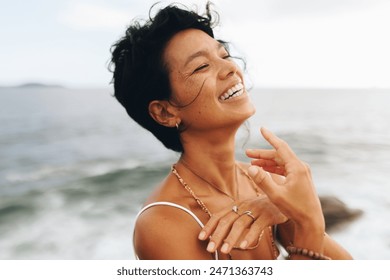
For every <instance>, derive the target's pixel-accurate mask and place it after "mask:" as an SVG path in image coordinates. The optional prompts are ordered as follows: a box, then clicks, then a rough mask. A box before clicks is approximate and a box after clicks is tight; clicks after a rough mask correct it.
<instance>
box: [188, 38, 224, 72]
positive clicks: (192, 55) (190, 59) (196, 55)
mask: <svg viewBox="0 0 390 280" xmlns="http://www.w3.org/2000/svg"><path fill="white" fill-rule="evenodd" d="M224 47H225V46H224V45H223V44H222V43H220V42H218V44H217V45H216V49H217V50H220V49H221V48H224ZM206 55H207V51H206V50H200V51H198V52H196V53H193V54H191V55H190V56H189V57H188V58H187V59H186V62H185V63H184V67H186V66H187V65H188V63H190V62H191V61H192V60H194V59H195V58H197V57H200V56H206Z"/></svg>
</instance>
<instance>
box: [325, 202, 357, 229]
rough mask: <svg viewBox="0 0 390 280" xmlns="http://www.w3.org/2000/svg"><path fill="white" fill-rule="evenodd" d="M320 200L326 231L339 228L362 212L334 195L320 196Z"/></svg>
mask: <svg viewBox="0 0 390 280" xmlns="http://www.w3.org/2000/svg"><path fill="white" fill-rule="evenodd" d="M320 202H321V206H322V211H323V213H324V217H325V224H326V230H327V231H331V230H337V229H340V228H341V226H343V225H345V224H346V223H349V222H352V221H353V220H355V219H356V218H358V217H360V216H361V215H362V214H363V211H362V210H360V209H351V208H349V207H348V206H347V205H346V204H345V203H344V202H342V201H341V200H340V199H338V198H336V197H334V196H320Z"/></svg>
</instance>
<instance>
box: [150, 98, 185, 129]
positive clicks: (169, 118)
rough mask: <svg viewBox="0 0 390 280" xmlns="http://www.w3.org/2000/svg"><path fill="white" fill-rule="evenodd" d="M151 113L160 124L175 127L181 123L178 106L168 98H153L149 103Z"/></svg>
mask: <svg viewBox="0 0 390 280" xmlns="http://www.w3.org/2000/svg"><path fill="white" fill-rule="evenodd" d="M149 114H150V116H151V117H152V118H153V119H154V120H155V121H156V122H157V123H159V124H161V125H163V126H166V127H175V126H176V124H177V123H180V120H179V118H178V117H177V110H176V108H174V107H172V106H171V104H169V102H168V101H166V100H153V101H151V102H150V103H149Z"/></svg>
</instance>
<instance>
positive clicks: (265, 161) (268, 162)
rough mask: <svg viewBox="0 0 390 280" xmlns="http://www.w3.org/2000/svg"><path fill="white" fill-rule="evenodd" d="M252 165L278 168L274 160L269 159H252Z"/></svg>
mask: <svg viewBox="0 0 390 280" xmlns="http://www.w3.org/2000/svg"><path fill="white" fill-rule="evenodd" d="M251 164H252V165H257V166H260V167H268V166H269V167H271V166H277V165H278V163H277V162H276V161H274V160H269V159H252V160H251Z"/></svg>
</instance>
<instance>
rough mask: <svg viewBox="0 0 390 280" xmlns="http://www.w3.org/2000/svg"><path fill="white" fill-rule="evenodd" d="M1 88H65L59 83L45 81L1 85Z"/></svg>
mask: <svg viewBox="0 0 390 280" xmlns="http://www.w3.org/2000/svg"><path fill="white" fill-rule="evenodd" d="M0 88H65V87H64V86H62V85H58V84H44V83H37V82H32V83H23V84H19V85H15V86H0Z"/></svg>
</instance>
